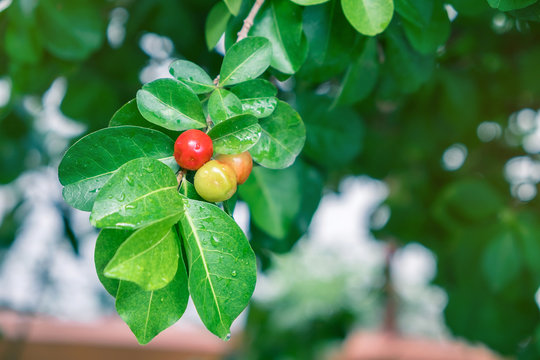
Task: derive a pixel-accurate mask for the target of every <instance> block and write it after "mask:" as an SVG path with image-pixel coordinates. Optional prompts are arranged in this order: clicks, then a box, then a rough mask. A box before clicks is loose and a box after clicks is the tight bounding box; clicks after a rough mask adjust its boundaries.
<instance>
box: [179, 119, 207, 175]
mask: <svg viewBox="0 0 540 360" xmlns="http://www.w3.org/2000/svg"><path fill="white" fill-rule="evenodd" d="M213 153H214V147H213V145H212V139H211V138H210V136H208V135H206V134H205V133H204V132H202V131H201V130H195V129H191V130H187V131H184V132H183V133H181V134H180V136H179V137H178V139H176V142H175V143H174V159H175V160H176V162H177V163H178V165H180V167H181V168H183V169H188V170H197V169H198V168H200V167H201V166H203V165H204V164H205V163H207V162H208V161H209V160H210V158H211V157H212V154H213Z"/></svg>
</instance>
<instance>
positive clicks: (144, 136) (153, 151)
mask: <svg viewBox="0 0 540 360" xmlns="http://www.w3.org/2000/svg"><path fill="white" fill-rule="evenodd" d="M173 147H174V143H173V141H172V140H171V138H169V137H168V136H166V135H165V134H163V133H160V132H159V131H155V130H150V129H145V128H141V127H135V126H119V127H113V128H107V129H102V130H99V131H96V132H94V133H92V134H89V135H87V136H85V137H83V138H82V139H80V140H79V141H77V142H76V143H75V144H73V146H71V147H70V148H69V150H68V151H67V152H66V154H65V155H64V158H63V159H62V161H61V162H60V165H59V166H58V177H59V179H60V183H61V184H62V185H64V190H63V192H62V195H63V196H64V199H65V200H66V202H67V203H68V204H70V205H71V206H73V207H74V208H76V209H79V210H84V211H90V210H92V206H93V204H94V199H95V198H96V196H97V194H98V192H99V190H100V189H101V188H102V186H103V185H104V184H105V182H107V180H108V179H109V178H110V177H111V176H112V175H113V174H114V173H115V172H116V171H117V170H118V168H119V167H120V166H122V165H123V164H125V163H126V162H128V161H130V160H133V159H138V158H142V157H147V158H152V159H157V160H160V161H163V162H165V163H167V164H170V165H171V166H173V167H175V166H174V164H173V163H174V157H172V156H171V154H172V153H173Z"/></svg>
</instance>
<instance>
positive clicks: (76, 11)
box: [37, 0, 105, 60]
mask: <svg viewBox="0 0 540 360" xmlns="http://www.w3.org/2000/svg"><path fill="white" fill-rule="evenodd" d="M37 21H38V28H39V31H40V34H41V40H42V41H43V45H44V46H45V48H46V49H47V50H48V51H50V52H51V53H52V54H54V55H55V56H58V57H59V58H62V59H65V60H82V59H85V58H87V57H88V56H89V55H90V54H91V53H92V52H94V51H96V50H97V49H98V48H99V47H100V46H101V44H102V42H103V39H104V36H103V29H104V28H105V22H104V19H103V18H102V17H101V15H100V14H99V12H98V8H97V7H95V6H92V5H91V4H89V3H87V2H85V1H82V0H40V1H39V2H38V8H37Z"/></svg>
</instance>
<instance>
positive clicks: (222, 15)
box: [204, 2, 231, 50]
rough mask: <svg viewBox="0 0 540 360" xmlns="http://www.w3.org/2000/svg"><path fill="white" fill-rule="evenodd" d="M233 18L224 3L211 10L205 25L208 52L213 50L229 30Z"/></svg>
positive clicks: (219, 3)
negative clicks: (230, 20)
mask: <svg viewBox="0 0 540 360" xmlns="http://www.w3.org/2000/svg"><path fill="white" fill-rule="evenodd" d="M230 18H231V14H230V12H229V9H228V8H227V6H226V5H225V4H224V3H223V2H218V3H216V5H214V6H213V7H212V9H210V12H209V13H208V17H207V18H206V22H205V25H204V36H205V38H206V46H207V47H208V50H212V49H213V48H214V47H215V46H216V45H217V43H218V41H219V39H221V36H222V35H223V34H224V33H225V30H227V23H228V22H229V19H230Z"/></svg>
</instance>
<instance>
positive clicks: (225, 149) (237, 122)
mask: <svg viewBox="0 0 540 360" xmlns="http://www.w3.org/2000/svg"><path fill="white" fill-rule="evenodd" d="M208 135H209V136H210V138H212V142H213V145H214V151H215V152H216V153H218V154H240V153H241V152H244V151H246V150H248V149H249V148H251V147H252V146H253V145H255V144H256V143H257V141H259V138H260V137H261V127H260V125H259V123H258V122H257V118H256V117H254V116H253V115H248V114H245V115H238V116H235V117H232V118H230V119H229V120H226V121H224V122H222V123H219V124H217V125H216V126H214V127H213V128H212V130H210V131H209V132H208Z"/></svg>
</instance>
